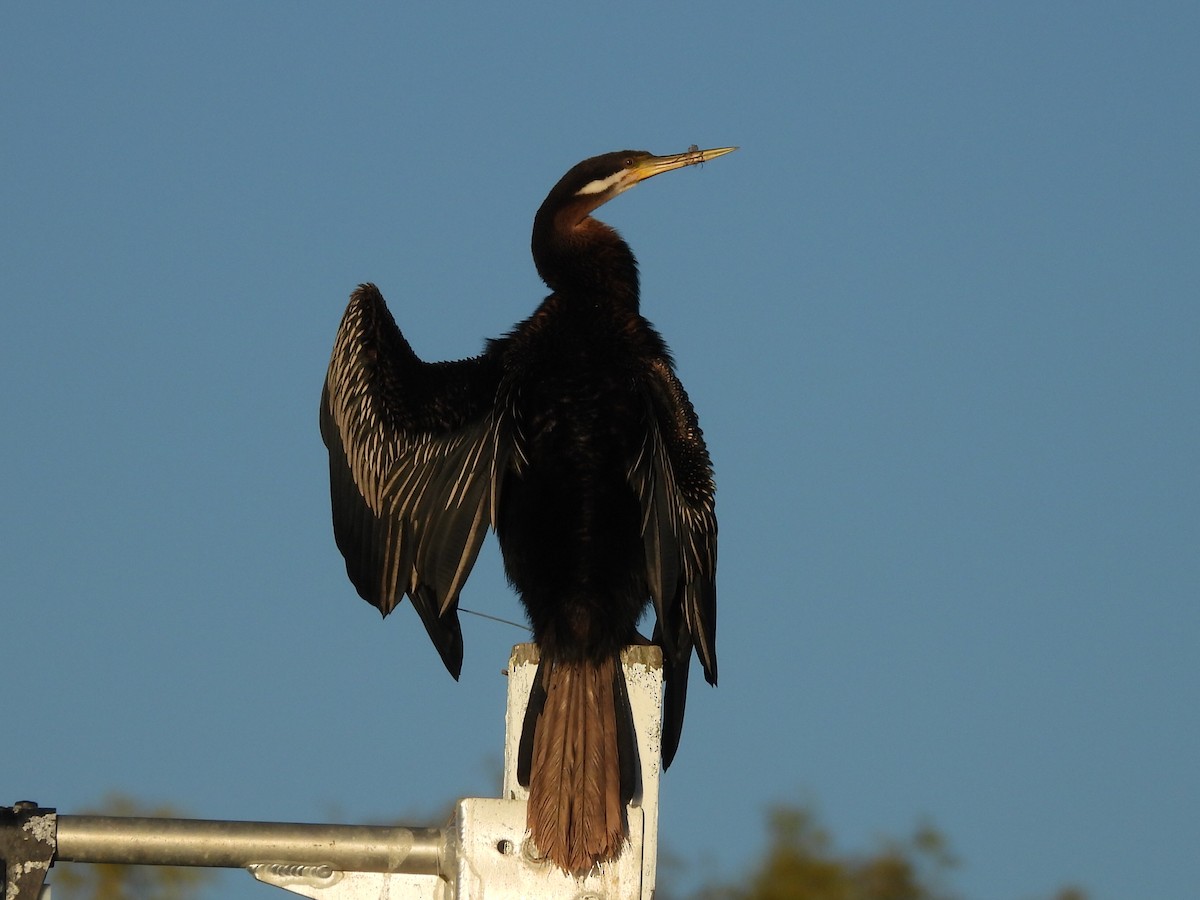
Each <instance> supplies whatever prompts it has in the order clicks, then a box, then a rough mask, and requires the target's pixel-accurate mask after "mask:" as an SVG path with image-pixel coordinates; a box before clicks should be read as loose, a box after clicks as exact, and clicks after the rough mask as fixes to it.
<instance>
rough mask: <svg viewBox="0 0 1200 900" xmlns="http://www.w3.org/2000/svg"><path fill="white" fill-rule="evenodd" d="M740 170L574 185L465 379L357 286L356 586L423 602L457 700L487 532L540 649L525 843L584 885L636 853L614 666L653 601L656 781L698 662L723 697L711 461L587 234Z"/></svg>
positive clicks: (626, 734) (340, 418) (348, 450)
mask: <svg viewBox="0 0 1200 900" xmlns="http://www.w3.org/2000/svg"><path fill="white" fill-rule="evenodd" d="M733 149H735V148H733V147H722V148H719V149H715V150H699V149H696V148H693V149H692V150H690V151H688V152H686V153H680V154H676V155H673V156H653V155H651V154H650V153H647V152H645V151H640V150H622V151H619V152H616V153H606V154H604V155H602V156H597V157H593V158H592V159H587V160H584V161H583V162H581V163H579V164H578V165H576V166H575V167H574V168H572V169H571V170H570V171H569V172H567V174H566V175H564V176H563V177H562V179H561V180H560V181H559V182H558V184H556V185H555V186H554V189H553V190H551V191H550V194H549V195H548V196H547V197H546V200H545V202H543V203H542V205H541V208H540V209H539V210H538V212H537V215H536V217H535V218H534V223H533V241H532V250H533V259H534V262H535V263H536V265H537V270H538V273H539V274H540V275H541V277H542V279H543V280H544V281H545V282H546V284H547V285H548V286H549V287H550V289H551V291H552V293H551V294H550V296H548V297H547V298H546V299H545V300H544V301H543V302H542V304H541V305H540V306H539V307H538V309H537V310H536V311H535V312H534V314H533V315H532V316H530V317H529V318H528V319H526V320H525V321H524V322H521V323H520V324H519V325H517V326H516V327H515V328H514V329H513V330H512V331H511V332H510V333H509V334H508V335H506V336H505V337H502V338H498V339H495V340H491V341H489V342H488V343H487V345H486V347H485V349H484V351H483V353H482V354H481V355H479V356H477V357H474V358H472V359H465V360H459V361H456V362H439V363H426V362H423V361H421V360H420V359H419V358H418V357H417V356H416V354H414V353H413V351H412V348H411V347H410V346H409V344H408V342H407V341H406V340H405V339H404V336H403V335H402V334H401V333H400V330H399V329H398V328H397V327H396V323H395V321H394V320H393V318H392V316H391V314H390V313H389V312H388V309H387V307H386V306H385V304H384V301H383V297H382V296H381V295H380V293H379V291H378V289H377V288H376V287H375V286H374V285H371V284H365V285H362V286H360V287H359V288H358V290H356V291H355V292H354V294H353V295H352V296H351V298H350V305H349V307H348V308H347V310H346V314H345V316H344V318H343V319H342V323H341V326H340V328H339V329H338V334H337V340H336V342H335V344H334V349H333V358H332V359H331V360H330V363H329V372H328V375H327V376H326V381H325V389H324V392H323V394H322V397H321V436H322V437H323V438H324V441H325V445H326V447H328V449H329V475H330V491H331V496H332V502H333V526H334V535H335V537H336V539H337V545H338V548H339V549H340V550H341V552H342V554H343V555H344V556H345V558H346V571H347V573H348V574H349V576H350V580H351V581H352V582H353V584H354V586H355V588H356V589H357V590H358V593H359V594H361V595H362V597H363V598H364V599H366V600H367V601H368V602H370V603H372V604H374V605H375V606H376V607H378V608H379V609H380V610H381V611H382V612H383V614H384V615H387V614H388V613H389V612H391V610H392V609H393V608H394V607H395V606H396V604H397V603H399V602H400V600H401V599H402V598H403V597H404V596H405V595H407V596H409V597H410V598H412V603H413V606H415V607H416V610H417V612H418V613H419V614H420V616H421V619H422V621H423V622H424V623H425V628H426V630H427V631H428V632H429V636H430V637H431V638H432V639H433V643H434V644H435V645H436V647H437V649H438V652H439V653H440V654H441V657H442V661H443V662H444V663H445V664H446V668H448V669H449V670H450V673H451V674H452V675H453V676H454V677H455V678H457V677H458V674H459V671H460V669H461V666H462V632H461V630H460V628H459V621H458V596H459V591H460V590H461V589H462V586H463V582H464V581H465V580H466V578H467V575H468V573H469V572H470V570H471V567H472V565H474V562H475V559H476V556H477V555H478V553H479V547H480V545H481V543H482V542H483V538H484V534H485V532H486V530H487V528H488V527H489V526H491V527H494V528H495V530H496V533H497V535H498V536H499V539H500V548H501V551H502V553H503V557H504V566H505V570H506V573H507V575H508V579H509V581H510V582H511V583H512V584H513V586H514V587H515V588H516V590H517V591H518V593H519V594H520V597H521V601H522V603H523V605H524V607H525V611H526V614H527V615H528V617H529V621H530V624H531V625H532V628H533V636H534V640H535V641H536V643H537V644H538V647H539V649H540V659H541V661H540V664H539V668H538V672H537V675H536V677H535V679H534V684H535V686H534V689H533V694H532V696H531V697H530V703H529V712H528V714H527V716H526V719H525V723H524V729H523V732H522V739H521V752H520V765H519V767H518V768H519V777H520V780H521V782H522V783H523V784H527V785H528V786H529V790H530V797H529V811H528V824H529V828H530V831H531V834H532V837H533V839H534V841H535V843H536V844H537V846H538V847H539V849H540V850H541V852H542V853H543V854H544V855H545V856H546V857H548V858H549V859H550V860H552V861H553V862H554V863H555V864H557V865H558V866H559V867H560V868H562V869H563V870H565V871H568V872H572V873H575V874H583V873H585V872H587V871H589V870H590V869H591V868H592V867H593V866H594V865H596V864H597V863H601V862H604V861H606V860H610V859H614V858H615V857H616V856H617V855H618V854H619V853H620V851H621V848H622V846H623V845H624V842H625V838H626V835H627V824H626V818H625V805H626V804H627V803H628V802H629V800H630V798H631V797H632V796H633V794H634V792H635V790H636V787H637V778H638V774H637V773H638V771H639V769H638V760H637V748H636V743H635V740H634V734H633V724H632V718H631V713H630V709H629V701H628V696H627V694H626V689H625V681H624V676H623V675H622V671H621V665H620V651H621V649H622V648H623V647H625V646H626V645H629V644H632V643H636V642H638V641H639V640H644V639H641V638H640V637H639V635H638V634H637V631H636V625H637V621H638V618H639V617H640V615H641V613H642V611H643V610H644V609H645V607H646V605H647V604H648V603H651V602H652V603H653V604H654V609H655V612H656V613H657V620H658V621H657V625H656V627H655V630H654V636H653V640H654V642H655V643H657V644H659V645H660V646H661V647H662V649H663V654H664V660H665V675H666V684H667V688H666V698H665V711H664V721H663V744H662V756H663V765H664V767H665V766H667V765H669V764H670V762H671V760H672V758H673V757H674V755H675V751H676V749H677V747H678V745H679V735H680V730H681V728H682V725H683V711H684V701H685V698H686V692H687V677H688V666H689V663H690V660H691V655H692V650H693V649H695V651H696V655H697V656H698V657H699V659H700V663H701V665H702V666H703V668H704V675H705V677H706V679H707V680H708V682H709V683H710V684H716V681H717V658H716V651H715V645H714V641H715V636H716V584H715V576H716V562H717V521H716V517H715V514H714V508H713V493H714V487H713V480H712V467H711V464H710V462H709V456H708V451H707V449H706V448H705V445H704V439H703V437H702V435H701V432H700V427H699V425H698V424H697V421H696V414H695V412H694V410H693V409H692V405H691V402H690V401H689V400H688V397H687V394H686V393H685V392H684V389H683V385H682V384H680V382H679V379H678V378H677V377H676V375H675V372H674V365H673V362H672V360H671V355H670V352H669V351H668V349H667V346H666V344H665V343H664V342H663V339H662V337H661V336H660V335H659V334H658V332H657V331H655V329H654V328H653V326H651V324H650V323H649V322H647V321H646V320H645V319H644V318H642V316H641V315H640V313H639V306H638V270H637V261H636V260H635V259H634V256H633V253H632V251H631V250H630V249H629V246H628V245H627V244H626V243H625V242H624V241H623V240H622V239H621V237H620V236H619V235H618V234H617V232H616V231H614V230H613V229H612V228H610V227H609V226H607V225H605V224H603V223H602V222H599V221H597V220H596V219H594V218H592V217H591V213H592V212H593V211H594V210H595V209H597V208H598V207H599V206H601V205H602V204H604V203H607V202H608V201H609V200H611V199H612V198H613V197H615V196H617V194H620V193H621V192H622V191H625V190H627V189H628V188H631V187H633V186H634V185H635V184H637V183H638V182H639V181H644V180H645V179H647V178H650V177H652V176H654V175H658V174H660V173H662V172H669V171H671V170H672V169H678V168H681V167H683V166H688V165H695V164H699V163H702V162H705V161H707V160H710V159H715V158H716V157H718V156H722V155H724V154H726V153H729V152H730V151H732V150H733Z"/></svg>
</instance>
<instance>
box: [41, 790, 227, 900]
mask: <svg viewBox="0 0 1200 900" xmlns="http://www.w3.org/2000/svg"><path fill="white" fill-rule="evenodd" d="M100 807H101V808H100V809H98V810H82V811H81V814H82V815H103V816H162V817H167V818H177V817H179V815H180V813H179V811H178V810H174V809H172V808H171V807H169V806H157V807H153V808H151V807H146V806H142V805H140V804H139V803H138V802H137V801H135V800H133V799H132V798H130V797H127V796H125V795H124V794H109V795H108V796H107V797H106V798H105V799H104V801H103V802H102V803H101V805H100ZM214 877H215V875H214V873H213V872H212V871H210V870H208V869H193V868H185V867H182V866H127V865H110V864H93V863H63V862H60V863H55V864H54V868H53V869H51V870H50V879H49V881H50V883H51V885H52V886H53V891H52V893H53V894H54V897H55V900H196V898H198V897H199V896H200V892H201V890H202V889H203V888H204V886H205V885H206V884H208V883H209V882H210V881H212V880H213V878H214Z"/></svg>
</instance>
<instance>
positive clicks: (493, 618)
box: [458, 606, 533, 634]
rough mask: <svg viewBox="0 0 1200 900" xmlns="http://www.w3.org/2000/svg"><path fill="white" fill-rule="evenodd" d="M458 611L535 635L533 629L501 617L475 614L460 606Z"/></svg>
mask: <svg viewBox="0 0 1200 900" xmlns="http://www.w3.org/2000/svg"><path fill="white" fill-rule="evenodd" d="M458 611H459V612H465V613H468V614H469V615H472V616H479V618H481V619H491V620H492V621H493V622H500V623H501V624H504V625H511V626H512V627H513V628H520V629H521V630H522V631H526V632H529V633H530V634H532V633H533V630H532V629H531V628H529V626H527V625H522V624H521V623H520V622H511V621H509V620H508V619H502V618H500V617H499V616H493V615H489V614H488V613H481V612H475V610H473V609H467V608H466V607H465V606H460V607H459V608H458Z"/></svg>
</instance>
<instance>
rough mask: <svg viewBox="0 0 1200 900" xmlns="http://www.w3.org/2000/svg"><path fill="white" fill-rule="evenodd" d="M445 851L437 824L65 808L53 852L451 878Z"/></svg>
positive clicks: (95, 858) (109, 859)
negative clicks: (74, 812)
mask: <svg viewBox="0 0 1200 900" xmlns="http://www.w3.org/2000/svg"><path fill="white" fill-rule="evenodd" d="M448 854H449V849H448V846H447V841H446V835H445V834H444V833H443V832H442V831H441V830H440V829H437V828H403V827H399V826H395V827H388V826H371V825H299V824H290V823H282V822H224V821H217V820H208V819H157V818H143V817H133V816H63V815H60V816H59V817H58V853H57V855H56V858H57V859H59V860H63V861H65V862H87V863H126V864H130V865H149V866H212V867H216V868H228V869H244V868H247V867H248V866H251V865H256V864H260V863H296V864H302V865H314V866H316V865H327V866H331V867H332V868H334V869H336V870H340V871H356V872H392V873H403V874H410V875H437V876H440V877H442V878H452V877H453V871H454V863H453V860H449V859H448V858H447V857H448Z"/></svg>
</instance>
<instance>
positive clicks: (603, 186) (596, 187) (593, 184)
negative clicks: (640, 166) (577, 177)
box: [575, 169, 629, 197]
mask: <svg viewBox="0 0 1200 900" xmlns="http://www.w3.org/2000/svg"><path fill="white" fill-rule="evenodd" d="M627 174H629V170H628V169H622V170H621V171H620V172H614V173H613V174H611V175H609V176H608V177H607V178H597V179H596V180H595V181H589V182H588V183H587V184H585V185H584V186H583V187H581V188H580V189H579V190H577V191H576V192H575V196H576V197H579V196H583V195H584V194H603V193H604V192H605V191H607V190H608V189H609V188H610V187H612V186H613V185H615V184H618V183H619V182H620V181H621V180H622V179H623V178H624V177H625V176H626V175H627Z"/></svg>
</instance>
